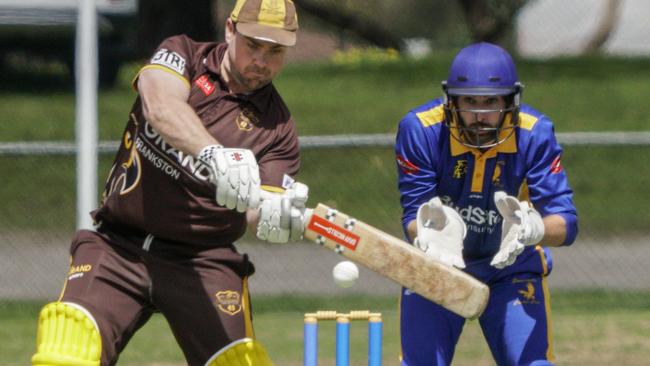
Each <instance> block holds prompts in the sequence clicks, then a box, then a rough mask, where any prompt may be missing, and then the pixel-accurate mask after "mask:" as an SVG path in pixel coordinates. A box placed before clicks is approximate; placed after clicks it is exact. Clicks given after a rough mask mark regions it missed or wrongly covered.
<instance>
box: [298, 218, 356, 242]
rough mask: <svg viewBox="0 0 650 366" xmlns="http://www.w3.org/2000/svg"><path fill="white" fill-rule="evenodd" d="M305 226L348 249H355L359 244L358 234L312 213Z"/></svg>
mask: <svg viewBox="0 0 650 366" xmlns="http://www.w3.org/2000/svg"><path fill="white" fill-rule="evenodd" d="M307 228H308V229H309V230H311V231H313V232H315V233H317V234H318V235H321V236H323V237H325V238H327V239H330V240H333V241H335V242H336V243H338V244H340V245H343V246H344V247H346V248H348V249H350V250H355V249H356V248H357V244H359V239H360V238H359V236H358V235H356V234H355V233H353V232H351V231H349V230H347V229H345V228H343V227H341V226H338V225H336V224H335V223H333V222H331V221H328V220H326V219H324V218H322V217H320V216H316V215H312V216H311V220H310V221H309V225H308V226H307Z"/></svg>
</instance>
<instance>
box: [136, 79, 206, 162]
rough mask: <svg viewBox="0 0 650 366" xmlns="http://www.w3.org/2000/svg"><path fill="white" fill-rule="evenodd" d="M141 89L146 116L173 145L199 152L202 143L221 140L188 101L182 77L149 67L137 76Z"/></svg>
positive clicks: (195, 152) (187, 151) (192, 152)
mask: <svg viewBox="0 0 650 366" xmlns="http://www.w3.org/2000/svg"><path fill="white" fill-rule="evenodd" d="M138 92H139V93H140V100H141V101H142V109H143V112H144V116H145V118H146V119H147V121H148V122H149V123H150V124H151V126H152V127H153V128H154V129H155V130H156V131H157V132H158V133H159V134H160V136H161V137H162V138H163V139H164V140H165V142H167V143H168V144H170V145H171V146H173V147H175V148H176V149H178V150H181V151H182V152H184V153H186V154H191V155H193V156H196V155H198V154H199V152H200V151H201V149H202V148H203V147H205V146H207V145H213V144H218V141H217V140H216V139H215V138H214V137H212V136H211V135H210V133H208V131H207V130H206V128H205V127H204V126H203V123H202V122H201V119H200V118H199V116H197V115H196V112H195V111H194V109H193V108H192V107H191V106H190V105H189V104H188V103H187V99H188V98H189V92H190V91H189V87H188V86H187V85H186V84H185V83H183V81H182V79H181V78H179V77H177V76H174V75H172V74H170V73H168V72H165V71H161V70H156V69H146V70H143V71H142V72H141V73H140V75H139V77H138Z"/></svg>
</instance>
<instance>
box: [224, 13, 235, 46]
mask: <svg viewBox="0 0 650 366" xmlns="http://www.w3.org/2000/svg"><path fill="white" fill-rule="evenodd" d="M224 28H225V29H224V31H225V32H224V34H225V35H226V42H227V43H230V42H232V41H233V40H234V39H235V32H236V31H237V30H236V29H235V23H233V21H232V19H230V17H228V19H226V25H225V27H224Z"/></svg>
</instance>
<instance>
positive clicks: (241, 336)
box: [32, 0, 308, 366]
mask: <svg viewBox="0 0 650 366" xmlns="http://www.w3.org/2000/svg"><path fill="white" fill-rule="evenodd" d="M297 29H298V18H297V15H296V11H295V7H294V4H293V2H291V1H290V0H238V1H237V2H236V4H235V7H234V9H233V11H232V13H231V14H230V17H229V18H228V19H227V20H226V24H225V35H226V36H225V38H226V39H225V42H222V43H215V42H195V41H194V40H192V39H190V38H189V37H187V36H185V35H177V36H173V37H170V38H167V39H166V40H164V41H163V42H162V44H161V45H160V46H159V47H158V49H156V50H155V52H154V53H153V56H152V57H151V59H150V60H149V62H148V64H146V65H145V66H144V67H143V68H142V69H141V70H140V72H139V73H138V75H137V76H136V79H135V81H134V87H135V89H136V90H137V92H138V96H137V98H136V100H135V102H134V104H133V107H132V108H131V111H130V113H129V114H128V121H127V124H126V128H125V130H124V134H123V137H122V141H121V145H120V147H119V150H118V152H117V155H116V157H115V161H114V164H113V167H112V168H111V170H110V172H109V174H108V179H107V181H106V185H105V190H104V196H103V199H102V202H101V204H100V207H99V208H98V209H97V210H95V211H94V212H93V213H92V215H93V218H94V219H95V222H96V228H95V229H94V230H81V231H79V232H77V234H76V235H75V237H74V238H73V240H72V245H71V248H70V254H71V258H70V270H69V272H68V275H67V278H66V279H65V284H64V288H63V290H62V292H61V295H60V297H59V299H58V300H57V301H55V302H52V303H50V304H47V305H46V306H45V307H44V308H43V310H42V311H41V313H40V316H39V321H38V330H37V341H36V343H37V345H36V346H37V347H36V353H35V354H34V356H33V357H32V364H33V365H39V366H46V365H47V366H55V365H58V366H71V365H75V366H98V365H102V366H108V365H114V364H116V363H117V361H118V357H119V355H120V353H121V352H122V351H123V350H124V348H125V347H126V346H127V344H128V343H129V340H130V339H131V337H132V336H133V335H134V334H135V333H136V332H137V331H138V329H140V328H141V327H142V326H143V325H144V324H145V323H147V321H148V320H149V319H150V317H151V316H152V315H153V314H154V313H161V314H162V315H163V316H164V317H165V319H166V320H167V322H168V323H169V326H170V328H171V331H172V332H173V334H174V337H175V338H176V340H177V342H178V344H179V346H180V349H181V350H182V352H183V354H184V355H185V358H186V361H187V365H190V366H204V365H205V366H216V365H241V366H269V365H271V360H270V359H269V357H268V354H267V352H266V350H265V347H264V346H263V345H262V344H261V343H260V342H259V341H258V340H257V339H256V338H255V333H254V329H253V324H252V315H251V302H250V297H249V292H248V278H249V276H251V275H252V274H253V273H254V267H253V264H252V263H251V261H250V260H249V258H248V256H247V255H246V254H245V253H239V252H238V251H237V248H236V247H235V245H234V242H235V241H236V240H237V239H239V238H241V237H242V235H243V234H244V232H245V230H246V227H247V225H248V224H250V225H251V226H252V227H253V228H254V230H255V231H256V233H257V236H258V237H259V238H261V239H263V240H266V241H269V242H279V243H283V242H288V241H291V240H297V239H299V238H300V237H301V236H302V232H303V230H304V229H303V228H304V223H303V221H304V215H303V214H304V203H305V201H306V200H307V194H308V188H307V186H305V185H304V184H300V183H298V182H295V181H294V177H295V176H296V174H297V173H298V169H299V167H300V158H299V145H298V137H297V132H296V126H295V122H294V119H293V117H292V115H291V113H290V112H289V110H288V108H287V106H286V105H285V103H284V102H283V100H282V98H281V96H280V95H279V93H278V91H277V90H276V89H275V87H274V86H273V83H272V80H273V78H274V77H275V76H276V75H277V74H278V73H279V72H280V70H281V69H282V67H283V65H284V60H285V55H286V52H287V49H288V48H289V47H291V46H293V45H294V44H295V43H296V33H297ZM262 191H266V193H265V194H264V197H265V199H264V202H263V203H262V204H260V201H261V200H260V197H261V196H262Z"/></svg>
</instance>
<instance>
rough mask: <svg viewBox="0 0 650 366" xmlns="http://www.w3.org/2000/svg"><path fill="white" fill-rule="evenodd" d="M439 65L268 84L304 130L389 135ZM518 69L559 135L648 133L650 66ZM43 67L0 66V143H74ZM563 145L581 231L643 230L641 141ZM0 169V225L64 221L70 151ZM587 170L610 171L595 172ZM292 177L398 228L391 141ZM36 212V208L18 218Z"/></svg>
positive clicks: (368, 65) (105, 161)
mask: <svg viewBox="0 0 650 366" xmlns="http://www.w3.org/2000/svg"><path fill="white" fill-rule="evenodd" d="M448 63H449V57H447V56H444V57H443V56H440V55H439V56H438V57H432V58H429V59H425V60H418V61H414V60H401V61H397V62H395V61H388V62H383V63H378V62H361V63H353V64H343V65H335V64H327V63H322V64H292V65H288V66H287V67H286V69H285V70H284V71H283V73H282V74H281V75H280V77H279V79H278V80H277V82H276V85H277V87H278V89H279V90H280V91H281V93H282V95H283V96H284V99H285V100H286V102H287V104H288V105H289V106H290V108H291V110H292V111H293V114H294V115H295V117H296V120H297V121H298V128H299V132H300V134H301V135H305V136H306V135H321V134H342V133H393V132H395V129H396V125H397V122H398V121H399V119H400V118H401V117H402V116H403V115H404V114H405V113H406V111H407V110H408V109H410V108H412V107H414V106H416V105H418V104H420V103H422V102H424V101H426V100H427V99H430V98H433V97H436V96H439V94H440V88H439V83H440V80H442V79H444V78H445V77H446V76H445V75H446V69H447V67H448ZM137 67H138V65H136V64H133V65H130V66H129V67H125V68H123V69H122V72H121V79H120V80H121V82H120V83H119V84H118V87H116V88H114V89H111V90H104V91H102V92H101V93H100V95H99V113H98V115H99V122H100V125H99V127H100V129H99V130H100V131H99V132H100V138H101V139H102V140H117V139H119V138H120V135H121V133H122V129H123V127H124V124H125V121H126V114H127V111H128V109H129V107H130V105H131V103H132V102H133V98H134V96H135V92H134V91H133V89H132V88H131V87H130V79H131V77H132V76H133V74H134V73H135V72H136V70H137ZM519 73H520V76H521V79H522V80H523V81H524V83H525V84H526V85H527V88H526V90H525V93H524V101H525V102H527V103H530V104H532V105H534V106H536V107H537V108H539V109H540V110H542V111H544V112H546V113H547V114H548V115H549V116H550V117H551V118H552V119H553V120H554V122H555V124H556V131H559V132H570V131H611V130H624V131H625V130H627V131H636V130H648V126H647V116H648V115H650V104H648V103H646V100H647V96H648V95H650V68H648V67H647V60H646V59H621V58H573V59H563V60H554V61H549V62H537V61H526V60H520V61H519ZM48 75H49V74H46V75H44V76H40V77H36V76H34V75H31V74H29V73H25V74H19V75H12V74H8V75H7V78H6V79H4V80H3V81H2V82H0V85H2V89H0V109H2V110H6V111H9V113H8V114H7V116H10V118H11V120H7V123H0V141H20V140H25V141H30V140H31V141H33V140H73V138H74V137H73V136H74V96H73V92H72V86H71V85H69V84H66V83H65V82H62V81H61V80H60V79H61V75H60V74H56V73H53V74H51V75H49V76H48ZM351 96H353V97H351ZM565 150H566V153H565V158H564V159H563V163H564V166H565V168H566V169H567V171H568V172H569V175H570V179H571V183H572V184H573V187H574V189H575V191H576V197H575V200H576V204H577V206H578V209H579V212H580V220H581V228H582V231H581V233H582V234H583V235H584V234H588V235H592V236H601V235H637V234H645V233H647V225H646V223H647V222H650V212H649V211H648V210H646V209H645V203H644V201H643V200H639V199H637V197H639V196H642V195H643V194H644V192H645V190H646V187H647V186H648V185H649V184H650V168H649V167H648V165H647V164H646V163H645V158H644V156H647V155H648V148H647V147H631V148H611V147H609V148H607V147H598V148H596V147H565ZM100 163H101V165H100V169H99V180H100V183H99V187H100V189H101V187H102V182H103V179H104V177H105V174H106V172H107V170H108V168H109V166H110V164H111V156H104V157H102V159H101V162H100ZM0 169H2V171H5V172H11V173H12V176H16V177H25V179H12V180H8V181H7V182H6V183H5V187H4V188H3V190H2V191H1V192H0V200H1V201H2V202H3V203H4V204H3V206H2V207H0V230H8V231H11V230H18V229H21V230H25V229H30V230H60V231H65V232H70V231H71V230H72V229H73V227H74V222H75V221H74V204H73V201H74V189H73V187H74V157H14V156H0ZM595 172H607V174H599V175H598V177H597V178H595V177H594V173H595ZM27 177H29V179H27ZM332 177H336V178H335V179H333V178H332ZM632 178H634V179H632ZM299 179H300V180H302V181H305V182H306V183H308V184H309V185H310V186H311V187H312V193H313V195H312V197H313V199H314V200H319V201H328V202H330V203H331V204H332V205H337V204H338V205H339V207H340V208H345V210H347V211H350V212H351V213H352V214H355V215H358V216H360V217H364V218H366V220H367V221H370V222H372V223H374V224H376V225H379V226H381V227H382V228H385V229H387V230H389V231H390V232H392V233H399V231H400V228H399V223H398V222H397V218H398V217H399V211H398V206H397V205H396V203H397V190H396V186H395V164H394V161H393V157H392V153H391V151H390V149H338V150H327V151H322V150H320V151H308V152H307V151H306V152H304V153H303V168H302V171H301V174H300V176H299ZM42 182H48V189H42ZM621 187H624V188H625V189H621ZM34 192H38V194H35V193H34ZM610 192H616V193H617V199H616V200H611V201H609V202H608V206H607V207H604V206H603V204H602V197H603V196H604V195H606V194H608V193H610ZM360 193H363V194H360ZM343 202H345V203H344V204H342V203H343ZM361 203H363V204H361ZM35 210H38V212H39V215H36V216H34V215H28V214H27V213H30V212H35ZM612 213H614V214H612Z"/></svg>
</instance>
